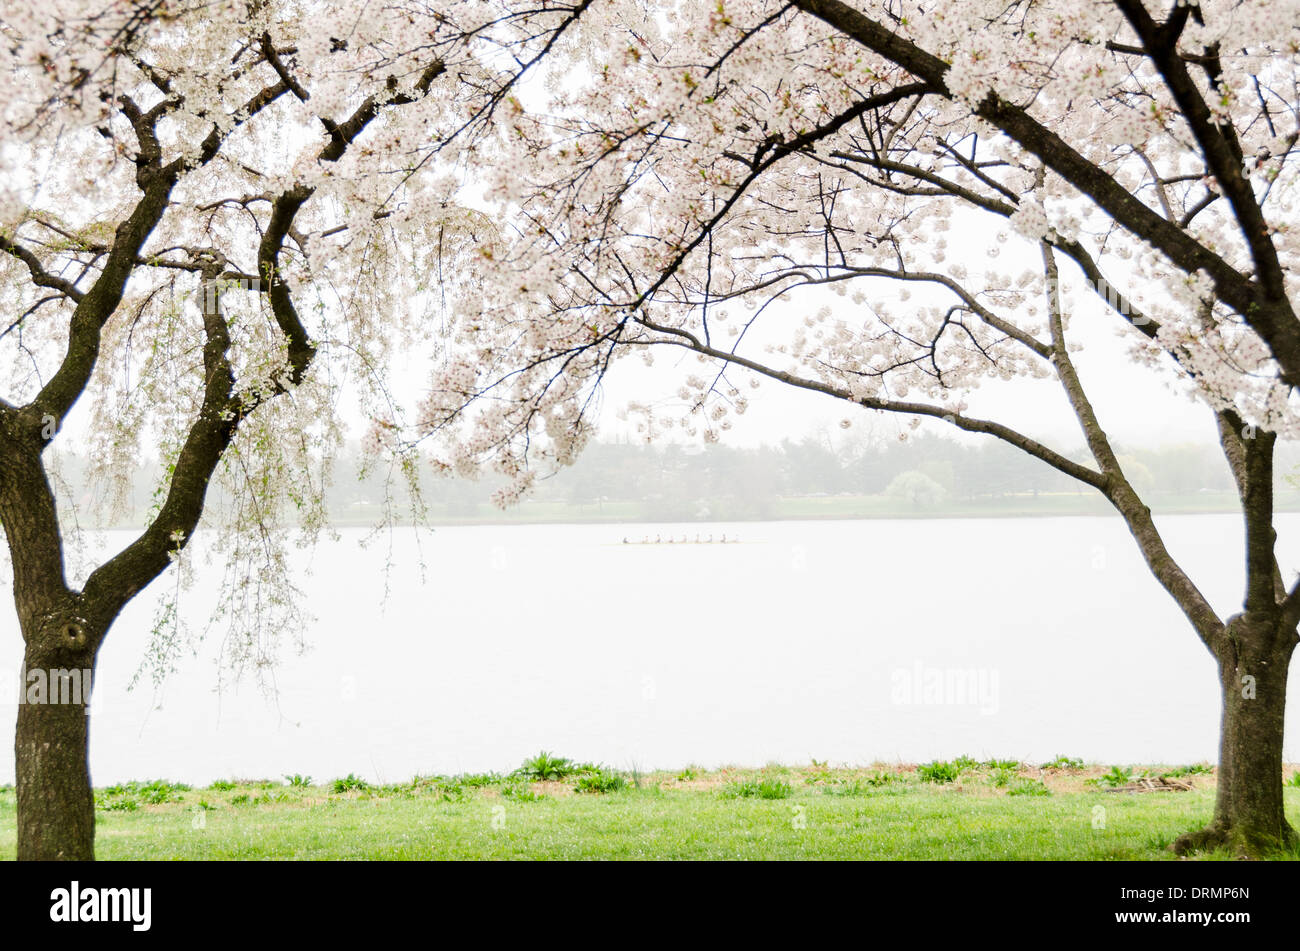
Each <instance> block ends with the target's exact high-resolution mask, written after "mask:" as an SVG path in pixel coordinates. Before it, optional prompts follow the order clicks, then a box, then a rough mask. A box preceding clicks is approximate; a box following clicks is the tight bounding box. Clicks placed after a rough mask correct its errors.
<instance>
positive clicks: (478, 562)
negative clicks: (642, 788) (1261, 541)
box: [0, 515, 1300, 784]
mask: <svg viewBox="0 0 1300 951" xmlns="http://www.w3.org/2000/svg"><path fill="white" fill-rule="evenodd" d="M1158 522H1159V525H1160V528H1161V531H1162V532H1163V533H1164V535H1165V537H1166V541H1167V543H1168V545H1169V547H1170V548H1171V550H1172V551H1173V553H1174V554H1175V556H1177V557H1178V558H1179V559H1180V561H1181V562H1182V564H1183V565H1184V566H1185V567H1186V568H1187V570H1188V571H1189V573H1190V574H1191V575H1192V577H1193V579H1194V580H1195V581H1196V582H1197V583H1198V584H1199V585H1200V586H1201V590H1202V591H1204V592H1205V594H1206V596H1207V597H1208V598H1209V599H1210V600H1211V602H1212V603H1213V604H1214V605H1215V607H1216V608H1217V609H1219V610H1220V611H1222V612H1230V611H1232V610H1235V609H1237V605H1239V604H1240V600H1241V589H1242V568H1241V565H1242V555H1241V528H1240V521H1239V519H1238V518H1237V517H1236V516H1232V515H1195V516H1166V517H1163V518H1160V519H1158ZM1278 522H1279V531H1280V534H1281V541H1280V543H1279V554H1280V555H1281V556H1282V564H1283V565H1284V566H1290V565H1300V544H1298V543H1297V542H1300V515H1282V516H1279V519H1278ZM365 534H366V533H365V532H364V531H362V530H359V529H356V530H353V529H345V530H342V532H341V538H340V539H338V540H337V541H329V542H323V543H322V544H321V545H320V546H318V547H317V548H316V549H314V550H312V551H304V552H302V553H300V555H301V564H302V565H303V566H304V567H303V570H302V572H301V573H300V575H299V576H298V579H297V580H298V583H299V586H300V588H301V589H302V591H303V592H304V594H305V595H306V601H307V606H308V609H309V610H310V612H311V614H312V615H313V618H312V619H311V620H310V621H309V623H307V624H305V625H304V627H303V630H301V631H300V632H297V633H300V634H301V635H302V636H303V638H304V639H305V640H306V641H307V642H308V644H309V649H308V650H307V652H306V653H303V654H297V653H295V652H294V651H293V650H291V649H289V650H286V651H285V653H284V656H283V660H282V663H281V664H280V665H279V666H278V667H277V668H276V670H275V671H274V682H275V686H276V690H275V693H274V695H268V694H267V693H266V692H265V691H264V690H262V689H259V688H258V687H257V685H256V684H255V683H254V682H252V681H251V680H245V681H243V682H239V683H234V684H231V683H226V684H225V685H224V686H223V687H222V688H221V689H220V690H217V689H216V688H217V684H218V676H217V669H216V667H215V656H216V653H217V647H218V645H219V643H220V640H221V637H222V635H223V632H224V628H222V627H218V628H216V629H214V630H213V631H212V632H211V633H210V634H209V636H208V637H207V639H206V640H205V641H204V642H203V643H202V644H201V645H200V648H199V650H198V653H197V655H191V654H188V653H187V654H186V655H184V656H183V657H182V658H181V661H180V662H179V668H178V670H177V671H176V672H175V673H174V674H172V675H171V677H170V678H169V679H168V680H167V681H166V683H165V684H164V685H163V686H162V688H161V689H154V687H153V686H152V684H151V683H150V682H149V681H148V680H147V679H146V680H145V681H144V682H143V683H142V684H140V685H139V686H137V687H136V688H135V689H134V690H128V689H127V685H128V683H129V681H130V680H131V677H132V675H133V674H134V673H135V672H136V670H137V668H138V667H139V664H140V658H141V656H142V653H143V651H144V649H145V645H146V644H147V643H148V638H149V632H150V629H151V625H152V618H153V614H154V604H155V603H156V601H157V598H158V597H159V593H158V592H159V590H161V589H162V588H163V587H167V585H166V584H165V583H164V582H159V583H158V584H157V585H155V587H153V588H150V589H148V590H146V591H145V592H144V593H142V594H141V595H140V596H139V597H138V598H137V599H136V601H135V602H134V603H133V604H132V605H131V606H130V607H129V608H128V610H127V611H126V612H125V613H124V614H123V616H122V618H121V619H120V621H119V622H118V624H117V626H116V628H115V629H114V631H113V633H112V636H111V637H110V639H109V641H108V642H107V644H106V646H105V647H104V650H103V652H102V654H101V661H100V671H99V676H98V679H97V682H96V701H95V702H96V705H97V708H98V712H97V714H96V716H95V720H94V724H93V728H92V743H91V747H92V753H91V766H92V773H93V776H94V780H95V782H96V783H97V784H104V783H112V782H117V781H122V780H126V779H146V778H159V777H165V778H168V779H172V780H177V781H185V782H190V783H206V782H208V781H210V780H212V779H215V778H221V777H240V778H261V777H266V778H279V777H281V776H283V775H284V774H288V773H303V774H306V775H310V776H312V777H314V778H315V779H316V780H317V781H322V780H326V779H329V778H333V777H336V776H341V775H345V774H347V773H350V772H351V773H357V774H358V775H361V776H364V777H367V778H369V779H370V780H372V781H389V782H391V781H397V780H401V779H407V778H410V777H411V776H413V775H415V774H419V773H434V772H439V773H448V772H461V771H478V770H507V769H510V768H513V767H514V766H516V765H518V764H519V762H520V761H521V760H523V759H524V758H525V757H526V756H528V755H530V754H533V753H536V752H538V751H539V750H542V749H545V750H549V751H551V752H554V753H557V754H559V755H563V756H568V757H572V758H576V759H581V760H591V761H599V762H604V763H608V764H610V765H613V766H617V767H621V768H629V767H634V766H635V767H637V768H640V769H653V768H678V767H681V766H684V765H686V764H690V763H695V764H700V765H705V766H717V765H725V764H737V765H751V766H758V765H763V764H765V763H768V762H773V761H775V762H785V763H804V762H807V761H809V760H810V759H812V758H816V759H819V760H830V761H832V762H837V763H838V762H843V763H863V764H865V763H870V762H872V761H875V760H886V761H896V760H901V761H905V762H917V761H926V760H930V759H933V758H950V757H952V756H956V755H959V754H963V753H965V754H969V755H972V756H977V757H981V758H986V757H992V756H997V757H1000V758H1015V759H1023V760H1026V761H1031V762H1032V761H1040V760H1045V759H1049V758H1051V757H1053V756H1055V755H1056V754H1058V753H1063V754H1067V755H1070V756H1079V757H1083V758H1084V759H1087V760H1090V761H1097V762H1102V763H1132V762H1165V763H1183V762H1191V761H1197V760H1201V759H1210V760H1213V759H1214V758H1215V755H1216V745H1217V727H1218V696H1217V686H1216V682H1215V672H1214V665H1213V663H1212V661H1211V658H1210V656H1209V654H1208V653H1207V652H1206V651H1205V649H1204V648H1203V647H1202V646H1201V645H1200V643H1199V641H1197V639H1196V637H1195V635H1194V634H1193V633H1192V631H1191V629H1190V627H1189V626H1188V625H1187V623H1186V622H1185V621H1184V620H1183V618H1182V616H1181V614H1180V613H1179V612H1178V610H1177V609H1176V607H1175V606H1174V605H1173V603H1172V601H1170V599H1169V598H1168V596H1167V595H1166V594H1165V593H1164V592H1163V591H1162V590H1161V589H1160V588H1159V586H1158V585H1157V583H1156V582H1155V580H1154V579H1153V578H1152V577H1151V576H1150V574H1149V573H1148V572H1147V570H1146V567H1145V565H1144V564H1143V562H1142V560H1141V558H1140V556H1139V555H1138V552H1137V549H1136V547H1135V545H1134V544H1133V542H1132V540H1131V539H1130V538H1129V536H1128V535H1127V533H1126V532H1125V530H1124V527H1123V525H1122V523H1121V522H1120V521H1119V520H1118V519H1114V518H1086V517H1075V518H1038V519H989V520H983V519H957V520H947V519H935V520H896V521H895V520H858V521H809V522H793V521H791V522H756V523H733V524H726V525H720V524H719V525H701V524H689V525H641V524H638V525H592V524H587V525H540V526H475V527H456V528H442V529H438V530H436V531H434V532H432V533H429V532H425V533H422V534H421V535H420V536H419V538H418V539H417V537H416V535H415V533H414V531H413V530H409V529H400V530H398V531H397V532H396V534H394V535H393V536H392V537H391V538H387V537H386V538H384V539H381V540H380V541H378V542H377V543H376V544H372V545H370V546H369V547H366V548H362V547H361V546H360V545H359V542H360V540H361V539H362V537H363V536H364V535H365ZM723 534H725V535H726V536H727V539H728V542H727V543H726V544H721V543H720V540H721V536H722V535H723ZM710 536H712V538H713V543H712V544H709V543H707V539H708V538H709V537H710ZM128 537H129V536H128V535H126V534H125V533H105V535H104V536H103V542H104V543H105V544H106V545H107V546H108V548H110V549H113V550H115V549H116V548H118V547H120V546H121V545H122V544H124V543H125V541H126V540H127V538H128ZM656 537H659V538H660V539H661V541H663V540H666V539H667V538H670V537H671V538H673V539H674V540H675V541H674V544H671V545H670V544H664V543H661V544H640V541H641V540H642V539H643V538H648V539H649V540H651V541H653V540H654V539H655V538H656ZM697 537H699V539H700V543H698V544H697V543H695V539H696V538H697ZM624 538H627V539H628V543H625V542H624V541H623V539H624ZM683 539H685V543H683ZM421 561H422V562H423V569H421V567H420V562H421ZM1287 571H1288V575H1290V574H1291V572H1290V571H1289V568H1288V569H1287ZM213 577H215V576H214V575H213V574H212V573H208V574H207V575H204V574H202V573H201V575H200V578H199V580H198V582H197V583H196V585H195V586H194V588H193V589H192V590H190V591H188V592H186V593H185V594H184V596H183V597H182V599H181V602H180V611H181V614H182V617H184V618H185V619H186V620H187V622H188V623H189V624H190V626H191V628H194V629H202V628H203V626H204V620H205V619H206V618H208V617H209V616H210V615H211V614H212V612H213V598H214V593H215V590H216V586H215V582H214V581H213V580H212V578H213ZM385 592H387V593H385ZM289 640H292V638H287V639H286V643H287V641H289ZM0 657H3V658H4V660H3V664H4V665H5V666H4V668H3V674H2V675H0V688H2V690H0V722H3V723H5V724H12V722H13V715H14V713H15V712H16V706H15V702H14V701H15V697H16V694H17V682H18V673H17V669H18V666H19V663H20V660H21V641H20V638H19V636H18V633H17V624H16V621H15V619H14V617H13V613H12V606H11V604H10V603H9V602H8V600H7V599H6V603H5V604H4V605H3V608H2V609H0ZM1288 723H1289V725H1290V727H1291V728H1289V729H1288V739H1289V742H1288V747H1287V750H1288V759H1289V760H1296V759H1300V746H1297V737H1298V736H1300V734H1297V733H1296V731H1295V729H1294V725H1295V723H1296V720H1295V716H1294V708H1293V716H1292V717H1290V718H1289V720H1288ZM9 728H10V727H9V726H6V727H5V729H9ZM4 748H5V753H4V755H3V757H0V782H12V781H13V758H12V752H11V750H12V747H11V746H9V744H7V743H6V744H5V747H4Z"/></svg>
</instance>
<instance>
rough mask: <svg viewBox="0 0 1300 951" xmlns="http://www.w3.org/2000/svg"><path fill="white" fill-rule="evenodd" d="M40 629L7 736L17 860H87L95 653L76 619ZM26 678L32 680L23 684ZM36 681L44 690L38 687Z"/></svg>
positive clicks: (27, 654) (91, 831)
mask: <svg viewBox="0 0 1300 951" xmlns="http://www.w3.org/2000/svg"><path fill="white" fill-rule="evenodd" d="M42 627H43V628H45V630H43V631H41V632H39V633H38V634H37V636H35V637H33V638H32V639H31V640H29V641H28V644H27V649H26V650H25V651H24V666H23V674H24V686H25V687H29V689H28V691H27V692H26V695H25V696H24V698H23V699H24V701H25V702H23V703H21V704H20V705H19V707H18V726H17V731H16V733H15V738H14V761H15V767H16V773H17V780H18V783H17V793H18V859H19V860H20V861H23V860H46V861H49V860H65V861H66V860H76V861H90V860H92V859H94V857H95V802H94V794H93V792H92V788H91V780H90V764H89V761H88V758H87V757H88V754H89V743H90V709H89V701H90V687H91V682H92V681H93V669H94V656H93V653H92V652H91V651H89V650H88V649H87V648H86V641H87V637H86V631H85V630H84V628H82V627H81V625H79V624H77V623H76V622H73V621H63V622H60V621H57V620H56V621H54V622H53V623H48V624H45V625H42ZM59 640H63V641H65V642H66V646H65V645H62V644H59V643H58V641H59ZM28 675H31V676H32V677H33V678H34V679H33V680H32V681H31V682H30V685H29V684H28V683H27V677H28ZM40 686H43V687H44V688H45V689H44V690H43V691H40V692H38V689H39V687H40ZM42 694H43V695H42Z"/></svg>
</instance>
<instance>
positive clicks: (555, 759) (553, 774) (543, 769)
mask: <svg viewBox="0 0 1300 951" xmlns="http://www.w3.org/2000/svg"><path fill="white" fill-rule="evenodd" d="M574 772H576V767H575V764H574V763H573V762H572V761H571V760H568V759H565V758H564V757H563V756H553V755H551V754H550V753H548V752H547V751H546V750H542V752H540V753H538V754H537V755H536V756H534V757H532V758H531V759H526V760H524V762H523V765H522V766H520V767H519V768H518V769H517V770H515V772H514V775H516V776H523V777H525V778H527V779H533V780H538V781H543V782H544V781H547V780H556V781H558V780H561V779H564V777H565V776H568V775H570V774H571V773H574Z"/></svg>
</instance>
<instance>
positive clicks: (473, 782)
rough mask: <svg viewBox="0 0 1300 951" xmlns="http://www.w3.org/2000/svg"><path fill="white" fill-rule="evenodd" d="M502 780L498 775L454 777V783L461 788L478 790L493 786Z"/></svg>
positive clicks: (475, 774)
mask: <svg viewBox="0 0 1300 951" xmlns="http://www.w3.org/2000/svg"><path fill="white" fill-rule="evenodd" d="M503 778H504V777H502V775H501V774H500V773H466V774H465V775H463V776H457V777H455V779H456V782H457V783H459V784H460V785H461V786H469V787H470V788H473V789H479V788H482V787H483V786H495V785H496V784H497V783H499V782H501V780H502V779H503Z"/></svg>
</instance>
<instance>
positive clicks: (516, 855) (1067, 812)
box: [0, 761, 1300, 859]
mask: <svg viewBox="0 0 1300 951" xmlns="http://www.w3.org/2000/svg"><path fill="white" fill-rule="evenodd" d="M569 766H570V768H572V764H569ZM957 768H958V769H959V770H960V771H959V772H958V774H957V776H956V779H955V780H954V781H952V782H946V783H934V782H927V781H925V780H924V778H923V776H922V774H921V773H920V772H918V770H917V768H916V767H908V766H898V765H894V766H876V767H873V768H867V769H848V768H843V769H835V768H827V767H824V766H811V767H781V766H770V767H767V768H766V769H763V770H744V769H725V770H716V771H704V770H698V769H696V770H691V769H688V770H684V771H682V772H681V773H678V774H673V773H653V774H648V775H641V776H635V775H632V774H627V773H615V772H613V771H610V770H598V769H597V768H596V767H578V768H577V769H576V771H570V772H567V775H562V776H560V777H559V778H555V777H552V778H550V779H548V780H545V781H539V780H536V779H532V780H530V779H529V778H527V777H525V776H520V775H518V772H517V773H516V774H511V775H508V776H495V775H483V776H460V777H425V778H420V779H416V780H413V781H411V782H408V783H402V784H397V785H390V786H382V787H374V786H365V785H364V784H360V785H357V784H353V783H351V782H348V781H336V782H335V783H333V784H326V785H299V786H291V785H287V784H285V783H275V782H270V781H263V782H238V783H217V784H214V785H213V787H209V788H207V789H202V790H198V789H189V788H185V787H177V786H174V785H172V784H167V783H162V782H155V783H150V784H143V783H132V784H126V785H124V786H118V787H112V788H109V789H103V790H98V791H97V793H96V800H97V806H98V808H97V817H98V831H97V836H96V851H97V854H98V856H99V857H100V858H102V859H1172V858H1174V856H1173V855H1172V854H1171V853H1170V852H1168V851H1167V850H1166V848H1165V847H1166V846H1167V845H1168V844H1169V842H1171V841H1172V840H1173V839H1174V838H1175V837H1176V836H1177V835H1179V834H1180V833H1182V832H1185V831H1188V830H1190V829H1194V828H1197V827H1199V826H1201V825H1203V824H1204V823H1205V822H1206V821H1207V820H1208V819H1209V817H1210V814H1211V811H1212V809H1213V801H1214V777H1213V775H1212V774H1209V773H1195V774H1192V775H1190V776H1189V775H1187V774H1184V778H1185V779H1187V780H1190V781H1191V782H1192V784H1193V785H1194V787H1195V788H1193V789H1192V790H1190V791H1186V792H1144V793H1132V792H1107V791H1106V789H1107V788H1108V787H1107V785H1106V781H1105V780H1103V779H1102V776H1103V775H1104V774H1105V771H1104V770H1103V769H1101V768H1100V767H1082V768H1080V767H1066V768H1051V769H1047V768H1042V767H1033V766H1027V765H1024V764H1020V765H1017V766H1015V767H1009V766H1007V765H1005V764H1004V765H1001V766H1000V767H999V766H997V765H996V764H973V763H969V762H967V763H960V761H959V763H958V764H957ZM560 772H561V773H565V772H566V769H565V768H564V767H560ZM940 772H942V771H940ZM1148 772H1149V774H1150V775H1153V776H1154V775H1159V774H1161V773H1167V772H1169V770H1168V768H1153V769H1151V770H1149V771H1148ZM1135 774H1136V775H1141V771H1135ZM1110 775H1111V776H1112V778H1113V776H1114V775H1115V774H1113V773H1112V774H1110ZM584 777H587V778H585V779H584ZM577 785H585V786H588V787H593V788H597V789H599V788H604V789H607V790H608V791H605V792H580V791H577V790H575V786H577ZM1287 796H1288V803H1289V805H1290V806H1291V808H1292V809H1293V810H1295V811H1296V812H1300V787H1295V788H1293V787H1288V788H1287ZM1292 821H1293V823H1295V824H1300V819H1298V818H1293V820H1292ZM14 841H15V827H14V793H13V790H12V789H4V790H0V859H12V858H13V857H14ZM1229 857H1230V856H1227V855H1210V856H1204V858H1229ZM1279 857H1281V858H1295V857H1296V856H1294V855H1284V856H1279Z"/></svg>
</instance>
